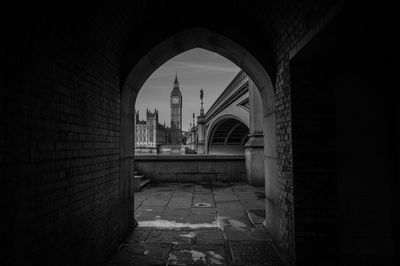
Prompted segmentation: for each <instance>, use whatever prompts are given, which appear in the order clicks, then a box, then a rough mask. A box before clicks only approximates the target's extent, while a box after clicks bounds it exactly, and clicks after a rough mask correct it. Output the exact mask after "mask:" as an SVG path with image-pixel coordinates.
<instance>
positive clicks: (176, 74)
mask: <svg viewBox="0 0 400 266" xmlns="http://www.w3.org/2000/svg"><path fill="white" fill-rule="evenodd" d="M175 86H176V87H178V86H179V82H178V72H177V71H175V81H174V87H175Z"/></svg>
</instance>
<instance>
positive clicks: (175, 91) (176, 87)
mask: <svg viewBox="0 0 400 266" xmlns="http://www.w3.org/2000/svg"><path fill="white" fill-rule="evenodd" d="M173 95H174V96H181V95H182V94H181V91H180V90H179V81H178V73H175V81H174V88H173V89H172V91H171V96H173Z"/></svg>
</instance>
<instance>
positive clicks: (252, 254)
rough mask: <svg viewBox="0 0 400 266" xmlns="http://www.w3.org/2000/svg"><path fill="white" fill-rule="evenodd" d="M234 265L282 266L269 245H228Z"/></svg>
mask: <svg viewBox="0 0 400 266" xmlns="http://www.w3.org/2000/svg"><path fill="white" fill-rule="evenodd" d="M229 247H230V250H231V254H232V261H233V262H234V263H246V264H248V265H255V264H266V265H274V266H280V265H284V264H283V263H282V261H281V259H280V258H279V256H278V254H277V252H276V250H275V248H274V247H273V245H272V244H271V243H243V242H236V243H229Z"/></svg>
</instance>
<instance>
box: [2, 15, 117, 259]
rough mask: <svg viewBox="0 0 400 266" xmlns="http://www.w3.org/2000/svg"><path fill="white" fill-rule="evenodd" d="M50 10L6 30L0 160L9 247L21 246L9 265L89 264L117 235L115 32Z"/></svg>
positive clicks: (112, 245) (113, 244)
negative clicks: (7, 43) (11, 31)
mask: <svg viewBox="0 0 400 266" xmlns="http://www.w3.org/2000/svg"><path fill="white" fill-rule="evenodd" d="M27 11H28V10H27ZM29 12H30V10H29ZM36 15H39V16H40V15H41V13H40V11H39V14H38V13H36ZM53 15H54V17H46V16H44V17H43V18H44V19H43V20H44V21H40V22H38V20H37V19H36V20H35V19H34V18H32V21H34V23H32V24H31V25H29V24H24V25H23V27H21V31H20V32H15V33H14V34H15V36H12V38H14V44H19V46H14V47H11V48H12V50H11V51H10V52H12V53H13V56H12V58H11V59H10V62H9V63H10V68H9V69H8V71H9V73H8V76H7V78H8V82H7V83H8V88H7V90H8V91H7V94H6V95H4V96H5V97H2V100H3V102H2V109H3V110H2V113H3V114H7V116H5V120H3V127H2V129H3V130H2V132H3V133H2V134H3V135H4V138H3V139H4V140H5V142H3V143H2V146H3V147H4V149H5V152H6V153H5V156H4V157H2V158H1V159H2V161H1V164H2V168H4V169H5V176H7V177H8V182H10V183H8V184H7V191H6V192H5V193H7V197H6V198H7V199H8V201H6V202H5V204H6V207H7V208H6V209H7V212H8V215H9V217H10V219H9V221H8V223H9V224H8V225H9V226H10V228H13V230H10V231H9V232H7V233H8V234H9V235H8V236H9V240H10V242H9V243H13V245H11V246H10V245H9V247H10V250H20V251H21V256H19V257H18V258H17V261H15V259H16V258H13V263H15V264H22V263H25V262H28V261H30V262H29V264H30V263H31V260H34V261H35V260H36V259H40V260H41V262H52V263H54V265H55V264H63V263H72V264H92V263H94V262H96V261H98V262H101V261H103V260H104V259H105V258H107V256H109V254H110V252H111V251H112V250H113V249H114V248H115V247H116V246H117V245H118V244H119V242H120V241H121V239H120V238H121V236H120V230H121V228H120V226H119V215H120V213H119V212H120V210H119V176H120V169H119V165H120V162H119V157H120V85H119V74H118V71H119V63H118V62H119V60H120V56H121V54H120V50H121V49H120V48H118V47H117V45H118V43H116V40H117V39H121V37H119V36H118V34H117V32H116V31H113V30H111V29H108V28H107V27H100V28H98V26H96V27H94V26H92V25H90V23H88V21H87V20H85V19H84V17H80V16H78V15H76V16H73V17H71V18H68V17H61V18H57V17H56V16H55V14H53ZM21 16H29V14H26V13H22V14H21ZM13 19H14V20H16V21H17V20H18V19H21V17H18V16H15V17H13ZM46 19H48V21H45V20H46ZM87 19H88V20H89V19H90V18H87ZM24 21H25V20H24ZM107 22H108V23H111V20H107ZM108 26H109V25H108ZM80 27H82V29H81V28H80ZM22 30H23V32H22ZM85 31H87V32H90V33H91V35H90V36H85V34H84V33H85ZM19 35H20V36H19ZM21 36H22V37H21ZM2 175H3V174H2ZM32 247H34V248H32ZM13 252H15V251H13ZM87 258H90V259H91V261H90V263H89V262H88V261H86V259H87Z"/></svg>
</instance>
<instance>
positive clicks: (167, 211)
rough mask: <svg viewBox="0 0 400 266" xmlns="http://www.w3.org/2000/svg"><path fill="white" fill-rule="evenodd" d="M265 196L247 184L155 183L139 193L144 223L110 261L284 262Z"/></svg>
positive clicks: (139, 214) (137, 207)
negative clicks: (270, 227) (273, 234)
mask: <svg viewBox="0 0 400 266" xmlns="http://www.w3.org/2000/svg"><path fill="white" fill-rule="evenodd" d="M264 198H265V195H264V189H263V188H255V187H252V186H249V185H247V184H243V183H233V184H230V183H222V182H220V183H217V184H215V183H213V184H210V183H201V184H194V183H172V184H163V183H160V184H150V185H149V186H147V187H145V188H144V189H143V190H142V191H139V192H137V193H135V206H134V207H135V217H136V219H137V220H138V221H139V227H137V228H136V229H135V230H134V231H133V234H132V235H131V236H130V237H129V238H128V239H127V240H126V242H125V244H124V245H122V246H121V248H120V249H119V250H118V251H117V252H116V254H115V255H114V256H113V258H112V259H111V260H110V262H109V264H108V265H230V266H233V265H236V266H239V265H242V266H244V265H247V266H250V265H251V266H256V265H282V264H281V263H280V261H279V256H277V254H276V252H275V250H274V249H273V246H272V237H271V235H270V234H269V233H268V232H267V231H266V230H265V228H264V226H263V225H262V222H263V221H264V219H265V206H264ZM198 203H204V204H206V205H207V204H209V206H206V207H201V206H198V205H196V204H198ZM268 243H269V244H268ZM271 247H272V249H271ZM274 252H275V253H274ZM274 263H275V264H274Z"/></svg>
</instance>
